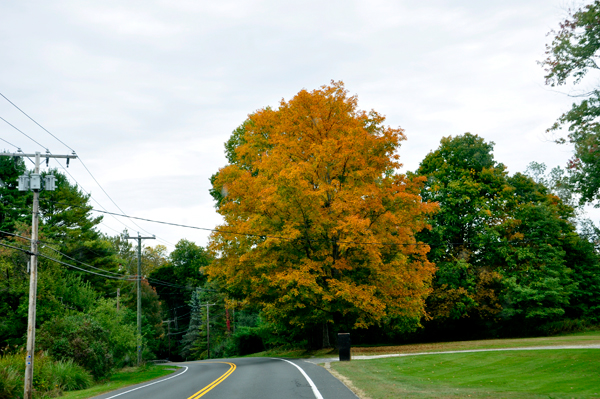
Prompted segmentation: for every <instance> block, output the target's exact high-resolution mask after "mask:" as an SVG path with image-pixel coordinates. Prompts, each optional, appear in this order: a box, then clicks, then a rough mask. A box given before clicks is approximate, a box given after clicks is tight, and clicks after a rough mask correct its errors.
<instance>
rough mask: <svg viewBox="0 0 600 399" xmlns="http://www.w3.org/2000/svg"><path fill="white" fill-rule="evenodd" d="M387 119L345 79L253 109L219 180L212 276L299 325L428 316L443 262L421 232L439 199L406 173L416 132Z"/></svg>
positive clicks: (360, 323) (276, 315)
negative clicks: (404, 152) (409, 138)
mask: <svg viewBox="0 0 600 399" xmlns="http://www.w3.org/2000/svg"><path fill="white" fill-rule="evenodd" d="M384 121H385V118H384V117H383V116H382V115H380V114H378V113H377V112H375V111H370V112H365V111H362V110H359V109H358V105H357V98H356V97H355V96H349V95H348V93H347V91H346V90H345V89H344V86H343V84H342V83H341V82H332V84H331V85H329V86H323V87H321V88H320V89H317V90H314V91H311V92H309V91H306V90H302V91H300V92H299V93H298V94H297V95H296V96H294V97H293V98H292V99H291V100H290V101H287V102H286V101H284V100H282V101H281V103H280V105H279V108H278V109H271V108H264V109H260V110H258V111H256V112H255V113H253V114H251V115H250V116H249V118H248V120H246V121H245V122H244V124H243V125H242V126H241V127H240V128H238V129H237V130H236V131H234V134H233V135H232V138H231V140H230V142H228V144H227V145H226V149H227V153H228V156H229V160H230V162H231V164H229V165H227V166H226V167H224V168H222V169H220V170H219V172H218V174H217V175H216V176H214V177H213V179H212V180H213V190H212V193H213V196H214V197H215V199H216V200H217V209H218V212H219V213H220V214H221V215H223V217H224V219H225V224H223V225H222V226H220V227H219V228H218V229H217V231H216V232H215V233H213V234H212V236H211V244H210V248H211V249H212V250H213V251H214V252H215V253H216V254H219V255H220V256H219V257H217V258H216V259H215V261H214V262H213V263H212V264H210V265H209V266H206V268H205V270H206V272H207V273H208V275H209V277H211V278H218V279H221V280H223V281H224V284H223V285H224V286H226V287H229V289H230V291H231V294H232V295H234V296H237V297H241V298H245V299H248V300H249V301H251V302H254V303H259V304H260V305H261V306H262V307H263V310H264V312H265V314H266V315H267V317H269V318H270V319H271V320H273V321H278V322H280V323H281V322H282V321H283V322H284V323H289V324H292V325H296V326H298V327H306V328H310V327H311V326H313V327H315V326H319V327H318V328H320V326H321V325H322V324H328V323H333V322H334V321H335V322H336V323H342V324H344V323H345V324H346V325H347V326H349V327H367V326H369V325H373V324H375V323H379V322H381V321H383V320H385V319H390V318H398V317H409V318H417V319H418V318H420V317H421V316H423V314H424V300H425V296H426V295H427V293H428V292H429V282H430V280H431V277H432V274H433V272H434V266H433V264H432V263H430V262H429V261H428V260H427V258H426V253H427V251H428V250H429V247H428V246H427V245H422V243H419V242H418V241H417V239H416V238H415V234H416V233H417V232H418V231H421V230H422V229H424V228H426V226H427V224H426V215H428V214H430V213H432V212H434V211H435V210H436V206H435V205H433V204H429V203H426V202H423V201H421V197H420V195H419V193H420V187H421V185H422V182H423V179H421V178H415V179H412V180H411V179H408V178H407V177H406V176H405V175H402V174H399V173H397V169H398V168H399V166H400V163H399V161H398V159H399V156H398V155H397V154H396V151H397V150H398V148H399V147H400V143H401V141H402V140H404V138H405V137H404V134H403V131H402V130H401V129H399V128H391V127H386V126H384ZM289 324H287V325H289Z"/></svg>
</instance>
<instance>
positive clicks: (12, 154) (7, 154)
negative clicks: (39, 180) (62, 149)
mask: <svg viewBox="0 0 600 399" xmlns="http://www.w3.org/2000/svg"><path fill="white" fill-rule="evenodd" d="M38 154H40V156H41V157H42V158H63V159H64V158H68V159H75V158H77V155H75V154H73V155H55V154H41V153H38ZM35 155H36V154H25V153H23V152H0V157H28V158H33V157H35Z"/></svg>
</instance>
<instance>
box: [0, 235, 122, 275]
mask: <svg viewBox="0 0 600 399" xmlns="http://www.w3.org/2000/svg"><path fill="white" fill-rule="evenodd" d="M0 245H1V246H3V247H7V248H11V249H16V250H18V251H21V252H24V253H26V254H27V255H33V253H32V252H31V251H29V250H27V249H23V248H19V247H15V246H13V245H8V244H4V243H3V242H0ZM35 255H36V256H41V257H42V258H46V259H49V260H51V261H53V262H57V263H60V264H62V265H65V266H68V267H71V268H73V269H77V270H81V271H82V272H86V273H90V274H95V275H98V276H102V277H105V278H110V279H114V280H127V281H133V280H131V279H130V278H128V277H114V276H107V275H106V274H101V273H96V272H93V271H90V270H86V269H82V268H80V267H77V266H74V265H71V264H70V263H66V262H63V261H60V260H58V259H54V258H52V257H50V256H48V255H44V254H42V253H40V252H38V253H37V254H35ZM86 266H89V265H86Z"/></svg>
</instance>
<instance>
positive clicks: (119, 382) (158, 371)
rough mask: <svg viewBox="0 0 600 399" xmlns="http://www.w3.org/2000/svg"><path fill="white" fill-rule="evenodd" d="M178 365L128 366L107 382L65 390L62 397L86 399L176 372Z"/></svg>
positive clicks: (66, 398)
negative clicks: (79, 389) (76, 389)
mask: <svg viewBox="0 0 600 399" xmlns="http://www.w3.org/2000/svg"><path fill="white" fill-rule="evenodd" d="M174 369H177V367H176V366H170V365H169V366H154V365H152V366H146V367H141V368H138V367H128V368H126V369H123V370H121V371H119V372H116V373H115V374H113V375H112V376H111V377H110V379H109V380H108V381H106V382H103V383H100V384H97V385H94V386H93V387H91V388H88V389H83V390H81V391H70V392H65V393H64V394H63V396H61V398H65V399H86V398H91V397H93V396H96V395H100V394H102V393H104V392H109V391H113V390H115V389H119V388H123V387H126V386H129V385H135V384H139V383H141V382H145V381H150V380H153V379H155V378H159V377H163V376H166V375H169V374H171V373H174V372H175V370H174Z"/></svg>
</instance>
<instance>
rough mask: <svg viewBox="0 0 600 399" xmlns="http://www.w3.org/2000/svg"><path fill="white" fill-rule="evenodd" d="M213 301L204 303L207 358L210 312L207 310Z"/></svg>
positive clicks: (208, 352) (207, 351) (212, 304)
mask: <svg viewBox="0 0 600 399" xmlns="http://www.w3.org/2000/svg"><path fill="white" fill-rule="evenodd" d="M214 305H215V304H214V303H207V304H206V305H200V306H206V353H207V354H208V358H209V359H210V312H209V311H208V309H209V307H210V306H214Z"/></svg>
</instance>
